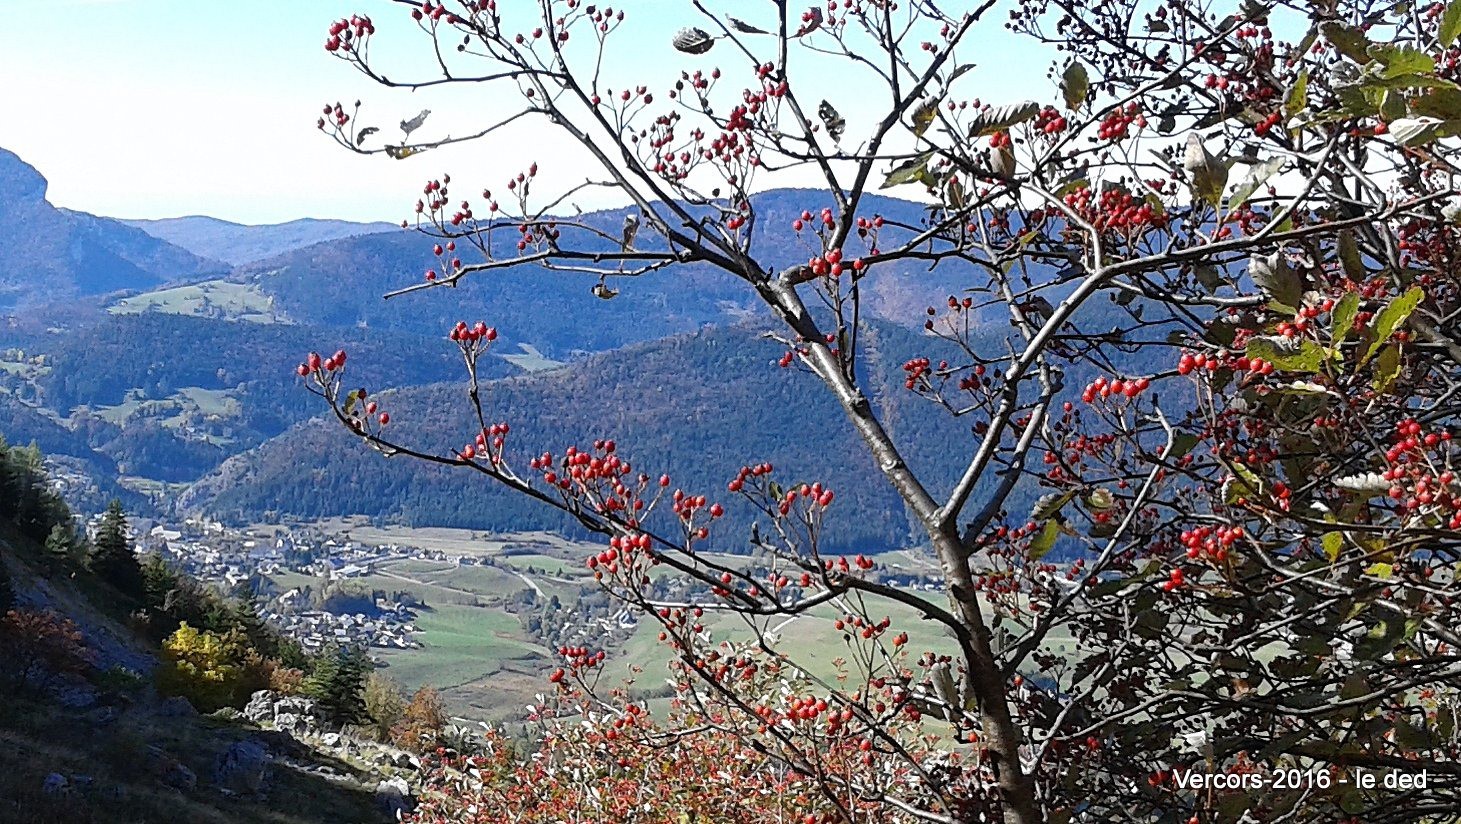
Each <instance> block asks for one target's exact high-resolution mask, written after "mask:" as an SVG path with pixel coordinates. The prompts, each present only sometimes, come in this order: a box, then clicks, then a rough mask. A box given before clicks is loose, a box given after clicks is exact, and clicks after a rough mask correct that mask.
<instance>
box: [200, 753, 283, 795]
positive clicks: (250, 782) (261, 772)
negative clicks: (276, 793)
mask: <svg viewBox="0 0 1461 824" xmlns="http://www.w3.org/2000/svg"><path fill="white" fill-rule="evenodd" d="M269 761H270V758H269V749H268V747H265V746H264V745H263V744H261V743H259V742H258V741H255V740H253V739H246V740H244V741H237V742H235V743H233V744H231V745H229V747H228V749H226V750H224V751H223V752H222V753H220V754H219V755H218V758H217V760H215V761H214V762H213V783H214V784H216V785H218V787H219V788H221V789H224V790H228V791H229V792H232V793H237V794H240V795H246V794H247V795H251V794H254V793H257V792H259V791H260V790H261V789H263V787H264V781H265V779H266V778H267V777H268V770H269Z"/></svg>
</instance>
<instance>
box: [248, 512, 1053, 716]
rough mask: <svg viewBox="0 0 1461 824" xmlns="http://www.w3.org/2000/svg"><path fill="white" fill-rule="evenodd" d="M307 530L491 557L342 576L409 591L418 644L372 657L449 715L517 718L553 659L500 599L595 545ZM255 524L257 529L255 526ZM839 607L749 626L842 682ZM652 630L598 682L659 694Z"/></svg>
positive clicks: (379, 530) (336, 523) (880, 608)
mask: <svg viewBox="0 0 1461 824" xmlns="http://www.w3.org/2000/svg"><path fill="white" fill-rule="evenodd" d="M313 527H315V528H318V529H320V530H324V531H327V532H332V533H335V534H348V535H349V538H350V540H353V541H357V542H361V543H365V544H372V545H388V544H396V545H403V546H412V547H417V548H419V549H422V550H425V551H438V552H444V553H447V554H448V555H472V556H475V557H482V556H489V557H492V558H493V560H494V565H493V566H477V565H465V566H463V565H458V564H456V563H452V562H447V561H439V560H431V559H427V558H414V559H403V560H397V561H391V562H389V563H385V564H380V565H379V566H377V568H376V569H375V570H374V571H373V573H372V574H370V575H366V576H363V577H358V578H352V579H350V581H351V582H352V583H354V584H355V585H358V586H361V587H364V588H367V589H382V590H386V591H404V592H409V593H411V594H412V595H413V596H415V597H417V598H419V599H421V600H422V601H423V602H424V603H426V604H427V605H428V606H429V609H426V610H422V611H420V612H419V617H418V620H417V625H418V626H419V627H420V628H421V629H422V631H423V632H422V634H421V635H420V636H418V638H419V640H421V641H422V643H423V645H424V646H423V647H422V648H420V649H412V650H389V651H381V650H376V651H375V652H376V654H377V655H378V656H379V657H380V658H381V659H382V660H383V661H384V662H385V664H386V666H387V669H386V671H387V672H388V673H389V674H390V675H391V676H392V677H394V678H396V679H397V680H399V681H400V682H401V683H403V684H405V685H407V686H408V687H412V688H414V687H417V686H421V685H425V684H430V685H432V686H435V687H437V688H438V689H440V690H441V691H442V694H443V696H444V697H445V699H446V700H447V704H448V707H449V708H450V709H451V711H452V712H454V713H457V714H459V715H460V716H462V717H465V718H470V719H473V720H488V721H500V722H512V721H517V720H521V718H522V715H523V708H524V706H525V705H526V704H528V703H531V702H532V701H533V700H534V699H533V696H534V694H536V693H540V692H543V691H544V690H545V689H546V687H547V681H546V674H547V672H548V671H550V669H551V668H552V666H554V657H555V656H553V655H552V653H551V652H550V651H549V650H548V649H546V648H544V647H543V646H541V645H540V644H538V643H537V642H535V641H533V640H531V639H530V638H529V637H528V636H527V635H526V634H525V633H524V632H523V630H522V628H521V626H520V624H519V622H518V618H517V616H516V615H514V614H512V613H510V612H509V611H508V610H507V608H506V601H507V599H510V598H513V597H515V596H517V595H518V594H519V593H521V591H522V590H523V589H526V588H528V587H530V586H534V587H536V588H537V589H538V590H539V591H540V592H542V593H543V594H545V595H556V596H558V597H559V598H560V600H562V601H564V602H565V603H572V600H573V599H575V598H577V597H578V593H579V591H580V588H581V587H584V586H589V585H591V584H592V579H591V577H590V576H589V573H588V570H587V569H586V568H585V566H584V564H583V558H584V557H586V556H587V555H588V554H589V553H590V552H591V551H594V550H595V545H594V544H592V543H581V542H575V541H570V540H567V539H564V538H562V537H560V536H555V535H551V534H548V533H539V532H530V533H517V534H508V535H488V534H484V533H481V532H474V531H472V530H462V529H440V528H408V527H372V526H369V525H368V524H367V523H366V522H365V521H363V520H362V519H332V520H329V521H323V522H318V523H315V524H313ZM255 529H256V530H258V531H260V532H261V533H264V534H267V533H268V532H269V528H268V527H264V526H257V527H255ZM711 557H713V559H714V560H715V561H716V562H717V563H723V564H726V565H730V566H740V565H742V564H744V563H746V562H747V560H748V559H747V558H746V557H744V556H733V555H715V556H711ZM874 559H875V560H876V561H877V562H878V563H879V565H881V566H884V567H885V568H888V569H893V570H897V571H904V570H906V571H908V572H910V573H912V572H919V573H923V572H927V571H930V570H931V569H933V568H934V567H935V566H936V565H935V564H934V562H933V560H932V559H931V558H929V557H927V556H925V555H921V554H919V552H918V551H917V550H912V551H891V552H887V553H882V554H879V555H877V556H874ZM274 581H275V583H276V584H277V585H279V586H280V587H282V588H289V587H294V586H302V585H306V584H310V585H314V586H319V585H321V584H322V583H323V582H322V581H320V580H319V579H311V578H309V577H308V576H303V575H298V574H295V573H285V574H280V575H276V576H274ZM917 594H918V596H919V597H921V598H925V599H927V600H928V601H930V602H931V603H934V604H938V605H943V604H944V596H943V594H942V593H939V592H919V593H917ZM869 609H871V610H874V611H875V616H876V617H881V615H883V614H886V615H888V617H889V618H891V619H892V632H894V633H896V632H899V631H906V632H907V633H908V634H909V645H908V648H909V649H911V650H915V651H918V652H921V651H923V650H930V649H931V650H945V649H949V648H950V647H951V646H952V640H951V639H950V638H948V637H947V636H946V635H944V633H943V632H942V630H941V629H940V627H939V626H938V625H936V624H934V623H932V622H929V621H925V620H922V618H921V616H920V614H919V613H918V611H917V610H915V609H913V608H912V607H909V606H904V605H900V604H896V603H886V605H885V604H884V603H883V602H880V603H879V604H877V605H876V606H875V607H874V606H873V605H870V606H869ZM845 611H847V607H846V605H843V606H842V607H839V606H837V605H832V604H829V605H827V606H825V607H823V608H820V609H817V610H815V611H814V612H812V613H811V614H808V615H804V616H800V617H796V618H791V619H788V618H785V617H776V618H771V619H761V624H760V625H761V626H762V627H763V628H766V629H769V630H770V631H771V632H770V634H771V636H772V637H773V638H774V639H775V641H774V648H775V649H777V650H778V651H779V652H782V653H784V654H786V655H787V657H789V658H791V659H793V660H795V661H797V662H798V663H801V664H803V665H805V667H806V672H807V674H808V675H809V676H811V677H812V678H814V679H816V680H820V681H822V682H823V683H826V684H829V685H830V684H836V683H837V681H838V672H839V659H846V660H844V661H842V662H841V664H840V666H842V667H846V668H847V669H848V671H849V672H850V673H852V674H854V677H855V673H856V671H857V670H856V666H855V664H853V663H852V658H851V656H850V655H849V647H848V645H847V644H846V643H845V642H844V641H843V639H842V636H841V634H840V633H839V632H838V631H837V630H836V629H835V628H834V627H833V625H832V622H833V621H834V620H836V618H837V617H838V616H839V615H840V614H841V613H842V612H845ZM703 623H704V624H705V627H706V629H707V631H708V632H709V633H710V634H711V636H712V637H714V638H716V639H717V640H727V641H731V642H733V643H739V642H746V641H749V640H751V639H752V638H753V637H754V634H753V632H752V630H751V628H750V627H749V626H748V625H747V624H746V623H745V621H744V620H743V619H742V618H740V617H739V616H735V615H731V614H727V613H721V614H717V613H713V612H707V614H706V616H705V619H704V622H703ZM658 632H659V626H658V625H657V624H654V623H652V622H648V621H644V622H641V624H640V626H639V628H638V629H637V630H636V631H635V632H634V634H633V635H632V636H630V638H629V639H628V641H627V642H625V643H624V644H622V645H619V646H617V647H615V648H611V649H610V650H609V655H608V660H607V663H606V669H605V675H606V678H607V679H608V681H606V682H605V683H616V682H617V681H618V680H619V679H621V678H634V679H635V680H636V688H637V689H638V690H641V691H643V692H644V694H645V695H647V696H662V695H663V694H664V692H665V686H664V676H665V673H666V668H665V667H666V665H667V664H668V663H669V660H670V653H669V650H668V648H667V647H665V646H664V645H663V644H662V643H660V642H659V641H658V639H657V637H656V636H657V635H658ZM1072 644H1073V641H1072V639H1071V638H1069V637H1068V636H1063V635H1061V636H1054V635H1053V636H1051V637H1050V638H1048V639H1047V640H1046V643H1045V646H1047V647H1049V648H1051V649H1053V650H1055V651H1057V652H1059V651H1064V650H1068V649H1070V648H1071V646H1072ZM636 669H638V670H639V672H638V674H637V675H636V673H635V670H636ZM664 701H665V699H663V698H662V697H660V698H654V699H653V700H651V706H653V707H655V708H657V709H658V708H662V707H663V706H664Z"/></svg>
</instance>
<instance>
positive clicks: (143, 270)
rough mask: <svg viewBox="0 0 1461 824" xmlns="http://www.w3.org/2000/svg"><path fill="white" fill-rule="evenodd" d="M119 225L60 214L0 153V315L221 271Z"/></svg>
mask: <svg viewBox="0 0 1461 824" xmlns="http://www.w3.org/2000/svg"><path fill="white" fill-rule="evenodd" d="M228 268H229V266H228V265H227V264H225V263H222V262H220V261H216V260H211V259H209V258H207V257H204V256H200V255H196V254H194V253H192V252H189V251H187V250H186V249H182V248H179V247H177V246H174V245H173V244H171V243H168V242H166V241H163V240H159V239H157V238H155V237H153V236H152V235H149V234H147V233H146V232H144V231H142V230H140V229H137V228H134V227H131V226H128V225H126V224H124V223H121V222H120V221H116V220H112V219H109V218H104V217H97V216H95V215H89V214H86V213H84V212H73V211H70V210H68V209H60V208H57V207H55V206H53V205H51V203H50V202H48V201H47V200H46V179H45V177H44V176H42V175H41V173H40V172H38V171H36V169H35V168H34V167H33V166H31V165H30V164H28V163H26V162H25V161H23V160H21V159H20V158H19V157H17V156H16V155H15V154H14V153H13V152H9V151H6V150H4V149H0V311H20V310H23V309H25V308H26V307H29V306H34V305H37V304H42V303H55V302H64V301H67V300H69V299H72V298H75V297H78V296H90V295H102V294H107V293H110V292H115V291H118V290H122V289H148V288H152V287H155V286H159V285H161V284H164V283H168V282H172V281H183V280H189V279H197V278H202V277H207V276H210V275H218V274H222V273H223V272H226V271H227V270H228Z"/></svg>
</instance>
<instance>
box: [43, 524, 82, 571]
mask: <svg viewBox="0 0 1461 824" xmlns="http://www.w3.org/2000/svg"><path fill="white" fill-rule="evenodd" d="M75 549H76V538H75V536H74V535H73V534H72V532H71V530H70V529H69V528H67V527H66V526H64V525H62V524H56V525H55V526H53V527H51V532H50V534H49V535H47V536H46V559H47V560H49V561H50V562H51V563H52V564H54V565H55V566H56V567H57V568H65V567H68V566H70V565H71V560H72V553H73V552H74V551H75Z"/></svg>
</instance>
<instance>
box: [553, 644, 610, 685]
mask: <svg viewBox="0 0 1461 824" xmlns="http://www.w3.org/2000/svg"><path fill="white" fill-rule="evenodd" d="M558 654H559V655H560V656H562V657H563V658H564V659H566V663H567V665H568V669H567V670H566V671H565V670H564V668H563V667H559V668H557V669H555V670H553V674H552V675H550V676H548V680H549V681H552V682H553V683H555V684H557V683H558V682H560V681H562V680H563V679H564V677H565V676H566V675H567V674H568V673H569V672H579V671H581V670H585V669H591V668H593V667H597V666H600V665H601V664H603V663H604V651H603V650H597V651H590V650H589V649H588V647H559V648H558Z"/></svg>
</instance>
